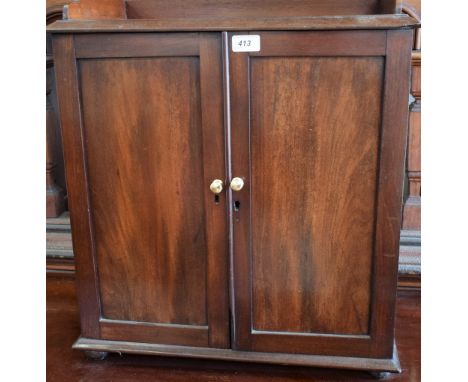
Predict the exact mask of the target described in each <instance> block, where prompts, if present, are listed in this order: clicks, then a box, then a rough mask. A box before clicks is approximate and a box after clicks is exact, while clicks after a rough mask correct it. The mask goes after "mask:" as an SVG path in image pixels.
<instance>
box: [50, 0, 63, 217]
mask: <svg viewBox="0 0 468 382" xmlns="http://www.w3.org/2000/svg"><path fill="white" fill-rule="evenodd" d="M64 4H65V3H64V2H63V1H59V2H58V1H56V0H48V1H47V11H46V23H47V24H51V23H53V22H54V21H56V20H60V19H61V18H62V9H63V5H64ZM46 57H47V58H46V77H47V81H46V118H47V120H46V137H47V140H46V216H47V218H56V217H58V216H59V215H61V214H62V213H63V212H64V211H65V209H66V198H65V192H64V187H63V186H64V171H63V156H62V144H61V137H60V131H59V128H58V123H57V122H58V119H57V114H56V99H55V98H56V95H55V79H54V62H53V57H52V46H51V40H50V36H49V35H48V36H47V45H46Z"/></svg>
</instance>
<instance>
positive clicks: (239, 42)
mask: <svg viewBox="0 0 468 382" xmlns="http://www.w3.org/2000/svg"><path fill="white" fill-rule="evenodd" d="M232 51H233V52H260V36H259V35H258V34H247V35H237V36H232Z"/></svg>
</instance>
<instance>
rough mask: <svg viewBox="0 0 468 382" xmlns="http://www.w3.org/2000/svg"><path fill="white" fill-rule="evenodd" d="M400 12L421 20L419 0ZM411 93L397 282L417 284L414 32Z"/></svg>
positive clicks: (417, 64) (408, 1)
mask: <svg viewBox="0 0 468 382" xmlns="http://www.w3.org/2000/svg"><path fill="white" fill-rule="evenodd" d="M401 10H402V12H404V13H406V14H408V15H410V16H412V17H414V18H415V19H417V20H420V19H421V2H420V0H405V1H403V2H402V4H401ZM411 95H412V99H413V102H412V103H411V105H410V117H409V126H408V148H407V157H406V178H407V182H406V184H407V187H406V192H405V196H404V207H403V221H402V231H401V239H400V265H399V272H400V274H401V275H402V276H401V277H400V285H409V286H414V285H420V283H421V34H420V29H419V28H416V29H415V31H414V44H413V52H412V55H411Z"/></svg>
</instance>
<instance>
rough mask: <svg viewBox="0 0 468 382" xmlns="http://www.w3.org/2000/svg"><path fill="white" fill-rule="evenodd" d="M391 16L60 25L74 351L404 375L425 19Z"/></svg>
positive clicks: (58, 58) (57, 52) (56, 42)
mask: <svg viewBox="0 0 468 382" xmlns="http://www.w3.org/2000/svg"><path fill="white" fill-rule="evenodd" d="M135 4H138V3H137V2H135ZM376 20H377V21H375V20H374V23H369V18H366V17H351V16H350V17H344V18H341V19H340V20H339V23H338V24H337V21H336V20H333V19H330V18H320V17H318V18H311V19H310V20H308V21H304V20H302V21H300V22H298V20H294V19H291V20H266V21H265V20H261V21H255V20H252V21H250V22H249V23H247V24H245V22H244V21H243V20H240V19H239V20H238V21H236V20H229V21H224V22H221V23H220V24H219V25H217V24H216V23H215V22H214V21H213V20H207V21H198V22H197V23H193V22H190V21H188V22H186V24H184V21H183V20H176V21H172V24H171V22H170V21H166V22H163V21H151V20H141V21H136V20H122V21H117V20H110V21H100V22H96V21H92V22H91V21H72V20H70V21H66V22H58V23H56V24H55V25H54V26H53V27H51V28H50V31H51V32H52V33H53V34H54V41H53V43H54V45H53V48H54V53H55V62H56V75H57V82H58V96H59V104H60V115H61V125H62V129H63V144H64V151H65V162H66V171H67V182H68V184H67V186H68V187H67V188H68V194H69V206H70V214H71V223H72V229H73V240H74V251H75V255H76V262H77V278H78V290H79V304H80V311H81V325H82V328H81V331H82V337H81V338H80V339H79V340H78V341H77V342H76V344H75V347H76V348H79V349H84V350H97V351H118V352H130V353H144V354H159V355H173V356H174V355H175V356H184V357H200V358H218V359H228V360H238V361H249V362H271V363H287V364H301V365H312V366H325V367H344V368H360V369H369V370H377V371H385V370H388V371H398V370H399V364H398V359H397V356H396V351H395V350H394V344H393V338H394V336H393V328H394V308H395V290H396V280H397V267H398V248H399V245H398V244H399V232H400V223H401V197H402V181H403V174H404V158H405V155H404V153H405V139H406V122H407V117H408V113H407V112H408V102H407V100H405V96H406V99H407V95H408V94H409V67H410V53H411V43H412V32H411V30H410V29H408V28H409V27H411V26H412V25H413V24H414V20H412V19H411V18H409V17H406V16H404V17H403V16H381V17H379V18H377V19H376ZM295 22H296V23H297V24H294V23H295ZM165 23H166V24H165ZM291 29H293V30H291ZM294 29H295V30H294ZM238 35H245V36H246V39H248V38H249V36H252V35H255V36H258V38H259V40H260V49H259V50H257V51H252V52H240V53H239V52H233V49H232V48H233V47H232V46H231V40H232V37H233V36H238ZM235 178H237V179H235ZM233 179H234V181H233V182H232V183H231V181H232V180H233ZM215 180H219V182H218V183H219V184H216V183H215V184H214V185H213V184H212V183H213V181H215ZM236 180H237V181H238V182H237V183H236V184H234V183H235V181H236ZM230 183H231V184H230ZM210 185H211V186H212V187H211V189H210ZM215 186H217V187H215ZM229 186H231V187H229Z"/></svg>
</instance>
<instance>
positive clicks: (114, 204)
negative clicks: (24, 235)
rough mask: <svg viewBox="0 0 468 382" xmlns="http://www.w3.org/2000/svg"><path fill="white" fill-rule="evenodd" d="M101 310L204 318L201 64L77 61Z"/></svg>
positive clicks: (138, 316)
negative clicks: (80, 85) (78, 63)
mask: <svg viewBox="0 0 468 382" xmlns="http://www.w3.org/2000/svg"><path fill="white" fill-rule="evenodd" d="M80 77H81V84H82V100H83V101H82V102H83V124H84V129H85V134H86V139H85V146H86V151H87V154H88V168H89V183H90V193H91V208H92V211H93V216H94V219H93V221H94V230H95V242H96V244H95V245H96V257H97V262H98V269H99V279H100V290H101V297H102V307H103V316H104V317H105V318H113V319H120V320H134V321H145V322H158V323H177V324H193V325H204V324H206V322H207V318H206V293H205V291H206V273H205V272H206V239H205V238H206V233H205V226H204V224H203V223H204V214H205V208H204V197H203V189H204V187H203V162H202V161H201V158H202V143H201V115H200V93H199V89H200V84H199V81H200V80H199V61H198V59H196V58H190V57H187V58H150V59H127V60H119V59H106V60H83V61H81V63H80Z"/></svg>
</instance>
